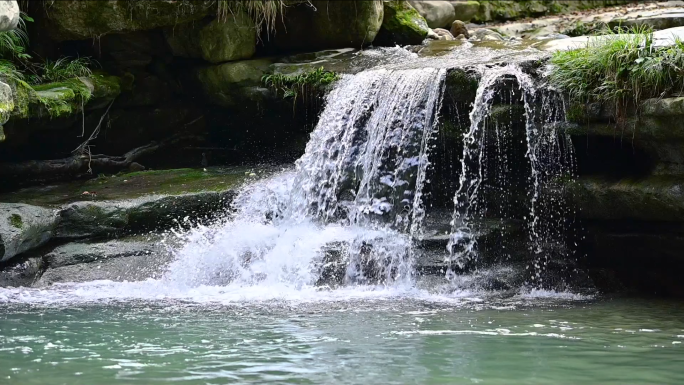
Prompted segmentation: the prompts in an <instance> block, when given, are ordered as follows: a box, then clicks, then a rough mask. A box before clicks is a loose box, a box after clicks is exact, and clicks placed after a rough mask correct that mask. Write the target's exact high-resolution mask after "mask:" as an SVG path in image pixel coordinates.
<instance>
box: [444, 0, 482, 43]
mask: <svg viewBox="0 0 684 385" xmlns="http://www.w3.org/2000/svg"><path fill="white" fill-rule="evenodd" d="M449 3H451V6H452V7H454V13H455V15H456V18H457V19H458V20H462V21H464V22H469V21H470V20H472V19H473V18H474V17H475V16H476V15H477V13H478V12H479V10H480V2H479V1H470V0H467V1H450V2H449ZM454 36H458V35H454Z"/></svg>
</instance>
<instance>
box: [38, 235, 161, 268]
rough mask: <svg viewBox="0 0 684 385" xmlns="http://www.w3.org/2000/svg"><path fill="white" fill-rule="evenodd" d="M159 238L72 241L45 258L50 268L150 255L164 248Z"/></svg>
mask: <svg viewBox="0 0 684 385" xmlns="http://www.w3.org/2000/svg"><path fill="white" fill-rule="evenodd" d="M155 241H157V239H150V240H149V241H144V240H137V239H133V240H126V239H124V240H112V241H107V242H72V243H67V244H65V245H62V246H58V247H56V248H55V249H53V250H52V251H51V252H49V253H47V254H46V255H45V256H44V258H45V261H46V262H47V265H48V267H49V268H51V269H53V268H57V267H62V266H69V265H78V264H80V263H91V262H98V261H104V260H107V259H112V258H125V257H133V256H145V255H147V256H149V255H152V254H155V253H161V252H163V251H164V250H163V249H161V248H160V247H159V245H158V244H156V243H155Z"/></svg>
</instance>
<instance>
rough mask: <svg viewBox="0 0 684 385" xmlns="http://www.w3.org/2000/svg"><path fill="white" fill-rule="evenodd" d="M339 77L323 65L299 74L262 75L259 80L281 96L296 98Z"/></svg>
mask: <svg viewBox="0 0 684 385" xmlns="http://www.w3.org/2000/svg"><path fill="white" fill-rule="evenodd" d="M339 79H340V77H339V75H337V74H336V73H335V72H333V71H326V70H325V69H324V68H323V67H320V68H318V69H315V70H312V71H307V72H303V73H300V74H293V75H283V74H272V75H264V76H263V77H262V79H261V80H262V82H263V83H264V84H265V85H266V86H267V87H270V88H271V89H273V90H274V91H276V93H278V94H282V95H283V98H293V99H296V98H297V96H299V95H304V96H305V95H307V94H309V95H310V94H312V93H314V92H319V91H321V90H322V89H323V88H325V87H327V86H328V85H330V84H332V83H334V82H336V81H337V80H339Z"/></svg>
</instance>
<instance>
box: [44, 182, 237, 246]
mask: <svg viewBox="0 0 684 385" xmlns="http://www.w3.org/2000/svg"><path fill="white" fill-rule="evenodd" d="M233 196H234V192H233V191H232V190H228V191H223V192H215V191H206V192H200V193H191V194H183V195H172V196H161V195H157V196H147V197H144V198H138V199H132V200H128V201H105V202H76V203H72V204H69V205H67V206H65V207H63V208H62V209H61V210H60V211H59V213H58V217H59V225H58V226H57V227H56V229H55V233H54V236H55V238H62V239H77V238H86V237H95V236H109V237H111V236H117V235H120V234H132V233H140V232H145V231H152V230H161V229H167V228H170V227H174V226H188V225H190V224H191V222H198V221H199V222H201V221H206V220H210V219H212V218H214V217H216V216H218V215H222V214H223V213H224V212H225V209H226V208H227V207H228V205H229V204H230V203H231V202H232V199H233Z"/></svg>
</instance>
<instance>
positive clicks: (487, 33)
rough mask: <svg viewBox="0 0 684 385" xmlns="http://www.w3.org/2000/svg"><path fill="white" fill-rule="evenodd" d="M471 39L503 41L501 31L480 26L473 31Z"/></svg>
mask: <svg viewBox="0 0 684 385" xmlns="http://www.w3.org/2000/svg"><path fill="white" fill-rule="evenodd" d="M470 40H473V41H503V40H504V38H503V36H501V34H500V33H498V32H496V31H492V30H491V29H487V28H480V29H478V30H476V31H475V32H473V33H472V35H471V37H470Z"/></svg>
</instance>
